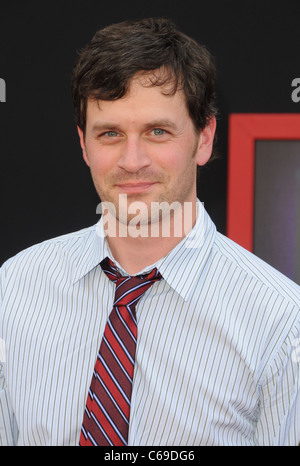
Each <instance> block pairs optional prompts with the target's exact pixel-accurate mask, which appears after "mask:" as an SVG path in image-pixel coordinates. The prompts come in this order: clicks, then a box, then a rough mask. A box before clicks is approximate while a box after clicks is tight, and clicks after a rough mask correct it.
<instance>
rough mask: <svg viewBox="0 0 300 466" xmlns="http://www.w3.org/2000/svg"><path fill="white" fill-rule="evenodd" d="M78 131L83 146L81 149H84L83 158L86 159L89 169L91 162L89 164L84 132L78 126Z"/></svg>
mask: <svg viewBox="0 0 300 466" xmlns="http://www.w3.org/2000/svg"><path fill="white" fill-rule="evenodd" d="M77 131H78V135H79V139H80V146H81V149H82V156H83V158H84V161H85V163H86V164H87V165H88V167H89V166H90V162H89V159H88V156H87V152H86V147H85V140H84V133H83V131H82V129H81V128H79V126H78V125H77Z"/></svg>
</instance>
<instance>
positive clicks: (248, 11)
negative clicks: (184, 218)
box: [0, 0, 300, 263]
mask: <svg viewBox="0 0 300 466" xmlns="http://www.w3.org/2000/svg"><path fill="white" fill-rule="evenodd" d="M146 16H169V17H171V18H173V20H174V21H175V22H176V24H177V25H178V27H179V28H180V29H182V30H183V31H184V32H186V33H187V34H189V35H191V36H192V37H194V38H195V39H197V40H198V41H200V42H202V43H204V44H206V45H207V47H208V48H209V49H210V50H211V52H212V53H213V54H214V56H215V58H216V62H217V68H218V81H217V93H218V107H219V112H220V114H219V120H218V141H219V142H218V149H219V153H220V159H219V160H217V161H216V162H213V163H212V164H209V165H208V166H207V167H206V168H205V169H204V170H203V171H202V176H201V177H200V181H199V186H198V191H199V197H200V199H201V201H204V203H205V206H206V208H207V210H208V212H209V214H210V215H211V217H212V218H213V220H214V221H215V223H216V224H217V227H218V229H219V231H221V232H222V233H225V231H226V189H227V181H226V178H227V129H228V115H229V113H233V112H253V113H259V112H263V113H265V112H266V113H267V112H272V113H287V112H288V113H295V112H299V111H300V103H296V102H293V100H292V98H291V94H292V90H293V88H292V86H291V83H292V80H293V79H294V78H296V77H300V58H299V57H300V2H299V0H295V1H291V0H286V1H284V2H274V1H269V0H260V1H257V0H254V1H251V2H250V1H249V2H245V1H242V0H239V1H237V0H223V1H221V0H219V1H217V0H210V1H203V2H202V1H199V0H194V1H190V0H181V1H174V0H173V1H171V0H170V1H167V0H165V1H164V0H160V1H156V0H152V1H148V2H141V1H134V0H127V1H126V0H125V1H124V0H123V1H118V2H109V1H107V2H105V1H103V0H97V1H96V0H60V1H54V0H53V1H51V2H50V1H43V2H41V1H34V0H29V1H26V2H23V1H11V2H3V0H2V1H1V3H0V78H2V79H4V80H5V83H6V102H5V103H3V102H2V103H0V158H1V165H0V167H1V180H0V189H1V224H0V228H1V229H0V232H1V233H0V234H1V238H0V239H1V251H0V263H2V262H3V261H4V260H6V259H7V258H8V257H10V256H11V255H13V254H15V253H16V252H18V251H19V250H21V249H24V248H25V247H27V246H30V245H32V244H34V243H36V242H40V241H42V240H44V239H47V238H50V237H53V236H57V235H60V234H64V233H67V232H70V231H73V230H76V229H80V228H83V227H85V226H89V225H91V224H93V223H95V222H96V221H97V220H98V216H97V215H96V206H97V203H98V198H97V196H96V193H95V191H94V188H93V185H92V182H91V180H90V174H89V170H88V168H87V167H86V166H85V164H84V162H83V161H82V158H81V151H80V146H79V142H78V137H77V133H76V127H75V124H74V116H73V108H72V103H71V95H70V75H71V71H72V67H73V64H74V60H75V57H76V50H79V49H80V48H82V47H83V46H84V45H85V44H86V43H87V42H89V40H90V39H91V37H92V36H93V34H94V33H95V31H96V30H97V29H98V28H101V27H103V26H105V25H108V24H110V23H112V22H119V21H121V20H124V19H132V18H141V17H146ZM241 156H242V154H241Z"/></svg>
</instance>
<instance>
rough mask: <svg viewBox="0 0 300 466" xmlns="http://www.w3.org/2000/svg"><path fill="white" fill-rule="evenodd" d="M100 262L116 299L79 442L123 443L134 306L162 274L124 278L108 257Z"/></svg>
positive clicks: (134, 335)
mask: <svg viewBox="0 0 300 466" xmlns="http://www.w3.org/2000/svg"><path fill="white" fill-rule="evenodd" d="M100 265H101V267H102V269H103V271H104V272H105V273H106V275H107V276H108V278H109V279H110V280H112V281H113V282H115V284H116V290H115V299H114V304H113V309H112V311H111V313H110V315H109V317H108V320H107V324H106V327H105V330H104V334H103V338H102V342H101V345H100V349H99V352H98V355H97V361H96V364H95V369H94V373H93V377H92V381H91V386H90V389H89V392H88V397H87V402H86V408H85V413H84V418H83V424H82V429H81V436H80V441H79V444H80V445H81V446H110V445H118V446H123V445H127V441H128V430H129V415H130V403H131V391H132V381H133V372H134V363H135V350H136V340H137V322H136V313H135V306H136V304H137V302H138V301H139V299H140V298H141V297H142V296H143V294H144V293H145V292H146V291H147V290H148V288H150V286H151V285H153V283H154V282H156V281H157V280H160V279H161V278H162V276H161V274H160V273H159V272H158V270H157V269H156V268H155V269H153V270H152V271H151V272H150V273H149V274H145V275H138V276H134V277H130V276H129V277H124V276H122V275H121V274H120V273H119V272H118V270H117V269H116V267H115V266H114V264H113V262H112V261H111V260H110V259H109V258H108V257H107V258H106V259H104V260H103V261H102V262H101V264H100Z"/></svg>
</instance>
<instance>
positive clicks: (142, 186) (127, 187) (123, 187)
mask: <svg viewBox="0 0 300 466" xmlns="http://www.w3.org/2000/svg"><path fill="white" fill-rule="evenodd" d="M156 184H157V183H156V182H149V181H148V182H139V183H120V184H116V185H115V186H116V187H117V188H119V189H120V191H122V192H123V193H142V192H147V191H150V189H151V188H152V187H153V186H154V185H156Z"/></svg>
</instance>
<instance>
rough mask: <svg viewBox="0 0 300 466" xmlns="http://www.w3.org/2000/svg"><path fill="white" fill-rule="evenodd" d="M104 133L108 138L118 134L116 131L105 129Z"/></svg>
mask: <svg viewBox="0 0 300 466" xmlns="http://www.w3.org/2000/svg"><path fill="white" fill-rule="evenodd" d="M105 134H106V136H108V137H109V138H114V137H116V136H118V133H117V132H116V131H107V132H106V133H105Z"/></svg>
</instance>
